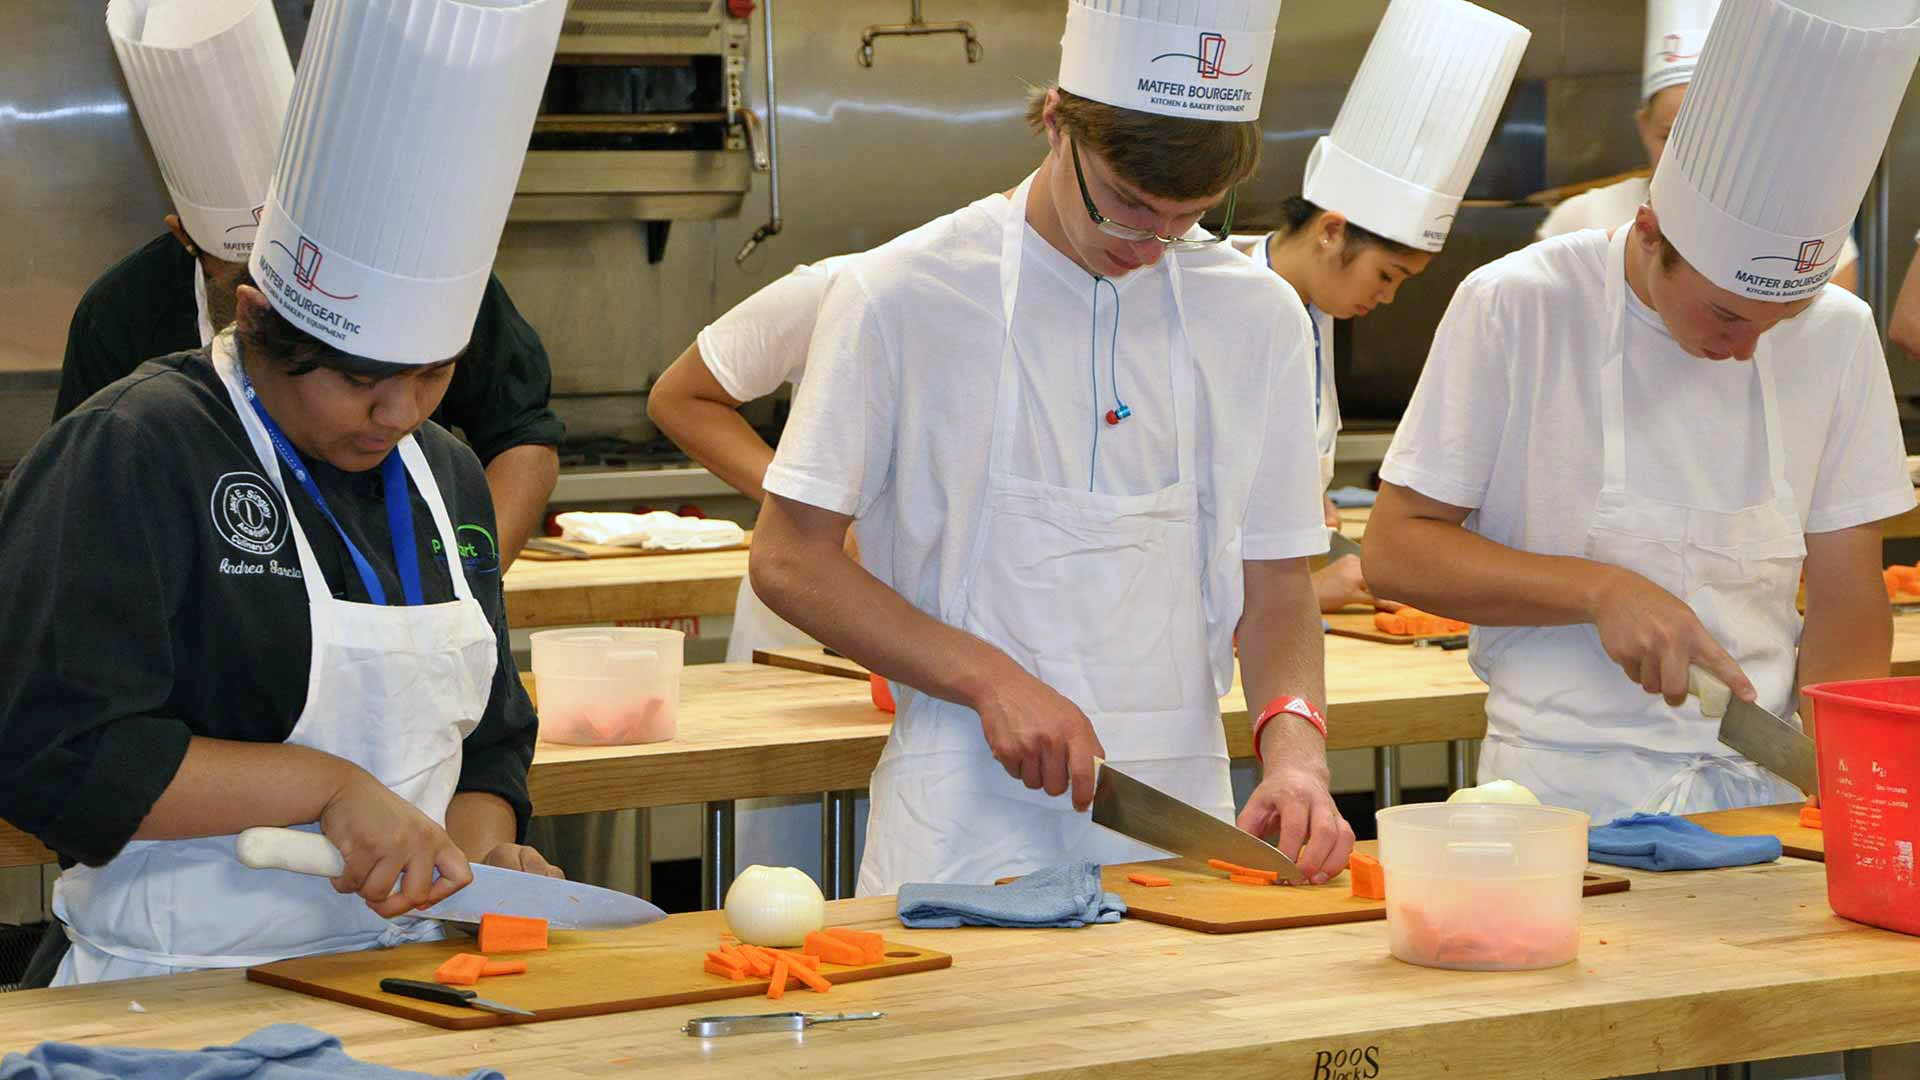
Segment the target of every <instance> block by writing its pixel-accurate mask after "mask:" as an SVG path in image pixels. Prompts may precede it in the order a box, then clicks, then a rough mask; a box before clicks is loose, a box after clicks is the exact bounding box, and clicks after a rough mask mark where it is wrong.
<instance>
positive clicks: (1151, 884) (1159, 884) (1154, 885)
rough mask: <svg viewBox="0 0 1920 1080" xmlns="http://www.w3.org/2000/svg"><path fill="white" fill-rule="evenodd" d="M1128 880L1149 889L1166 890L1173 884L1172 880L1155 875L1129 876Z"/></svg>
mask: <svg viewBox="0 0 1920 1080" xmlns="http://www.w3.org/2000/svg"><path fill="white" fill-rule="evenodd" d="M1127 880H1128V881H1131V882H1133V883H1134V884H1135V885H1144V886H1146V887H1147V888H1149V889H1164V888H1166V887H1167V886H1169V885H1171V884H1173V879H1172V878H1163V877H1159V876H1158V875H1155V874H1138V873H1136V874H1128V875H1127Z"/></svg>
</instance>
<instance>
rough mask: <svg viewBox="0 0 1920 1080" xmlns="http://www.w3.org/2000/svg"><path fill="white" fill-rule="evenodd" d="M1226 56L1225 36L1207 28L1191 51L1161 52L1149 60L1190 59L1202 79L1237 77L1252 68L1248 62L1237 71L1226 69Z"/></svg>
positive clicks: (1157, 61)
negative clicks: (1224, 63)
mask: <svg viewBox="0 0 1920 1080" xmlns="http://www.w3.org/2000/svg"><path fill="white" fill-rule="evenodd" d="M1226 56H1227V36H1226V35H1225V34H1217V33H1214V32H1213V31H1211V30H1208V31H1205V32H1203V33H1201V35H1200V43H1199V44H1198V45H1197V46H1195V48H1194V51H1193V52H1190V53H1177V52H1169V53H1161V54H1160V55H1159V56H1156V57H1154V58H1153V60H1152V61H1150V62H1151V63H1155V64H1157V63H1159V62H1160V61H1162V60H1191V61H1193V62H1194V67H1195V70H1196V71H1198V72H1199V75H1200V77H1201V78H1202V79H1219V78H1223V77H1224V78H1228V79H1237V78H1239V77H1240V76H1242V75H1245V74H1246V73H1247V72H1249V71H1252V70H1253V65H1252V64H1248V65H1247V66H1246V67H1243V68H1241V69H1240V70H1239V71H1228V70H1227V69H1226V68H1225V66H1224V65H1223V63H1222V62H1223V61H1224V60H1225V59H1226Z"/></svg>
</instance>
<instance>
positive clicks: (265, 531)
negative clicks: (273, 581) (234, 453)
mask: <svg viewBox="0 0 1920 1080" xmlns="http://www.w3.org/2000/svg"><path fill="white" fill-rule="evenodd" d="M212 510H213V528H214V531H215V532H218V533H219V534H220V535H221V536H223V537H225V538H226V541H227V543H229V544H232V545H233V546H234V547H237V548H239V549H240V550H241V551H244V552H246V553H247V554H249V555H271V554H273V553H274V552H276V551H279V550H280V545H281V544H284V543H286V540H287V515H286V514H285V513H283V512H282V511H281V509H280V504H279V503H278V502H276V501H274V498H273V489H272V488H270V487H268V486H267V480H266V477H263V476H261V475H260V474H259V473H251V472H230V473H228V474H226V475H225V476H222V477H221V478H220V479H219V480H218V481H216V482H215V483H214V485H213V504H212Z"/></svg>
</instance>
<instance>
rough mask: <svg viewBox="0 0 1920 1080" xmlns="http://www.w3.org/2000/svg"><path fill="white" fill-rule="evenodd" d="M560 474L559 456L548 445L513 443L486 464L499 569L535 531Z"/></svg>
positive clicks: (508, 562) (539, 524) (543, 516)
mask: <svg viewBox="0 0 1920 1080" xmlns="http://www.w3.org/2000/svg"><path fill="white" fill-rule="evenodd" d="M559 476H560V455H559V453H557V452H556V451H555V450H554V448H553V447H551V446H539V445H528V446H515V447H512V448H510V449H507V450H503V451H501V452H500V454H499V456H497V457H495V458H494V459H493V460H492V461H490V462H488V463H487V490H489V491H491V492H492V493H493V516H494V525H495V528H496V529H497V530H498V531H499V534H500V535H499V536H496V537H495V538H494V540H495V542H496V543H497V544H498V546H499V548H500V570H501V572H502V573H505V572H506V569H507V567H509V566H512V565H513V560H515V559H517V558H519V557H520V549H521V548H523V547H525V546H526V544H527V540H528V539H529V538H530V537H532V536H534V535H535V534H536V533H537V532H539V530H540V527H541V522H542V521H544V520H545V519H546V516H547V498H548V496H550V495H552V494H553V483H554V481H555V480H556V479H558V478H559Z"/></svg>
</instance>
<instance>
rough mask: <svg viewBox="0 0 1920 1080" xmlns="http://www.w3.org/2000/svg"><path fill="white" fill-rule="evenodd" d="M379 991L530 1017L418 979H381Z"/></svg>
mask: <svg viewBox="0 0 1920 1080" xmlns="http://www.w3.org/2000/svg"><path fill="white" fill-rule="evenodd" d="M380 989H381V990H383V991H385V992H386V993H389V994H398V995H400V996H401V997H410V998H418V999H420V1000H421V1001H432V1002H435V1003H437V1004H440V1005H458V1006H460V1007H461V1008H463V1009H485V1010H486V1011H488V1012H490V1013H499V1014H500V1015H501V1016H532V1015H533V1014H532V1013H530V1012H528V1011H527V1010H525V1009H522V1008H517V1007H515V1006H512V1005H507V1004H504V1003H502V1002H498V1001H489V1000H487V999H486V998H483V997H481V996H480V995H479V994H477V993H475V992H473V991H472V990H462V989H460V988H459V987H457V986H448V985H446V984H445V983H436V982H421V981H420V980H419V979H381V980H380Z"/></svg>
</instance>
